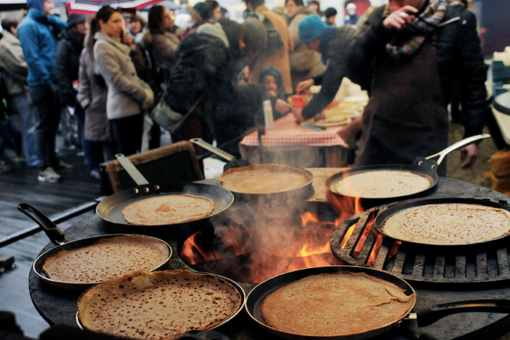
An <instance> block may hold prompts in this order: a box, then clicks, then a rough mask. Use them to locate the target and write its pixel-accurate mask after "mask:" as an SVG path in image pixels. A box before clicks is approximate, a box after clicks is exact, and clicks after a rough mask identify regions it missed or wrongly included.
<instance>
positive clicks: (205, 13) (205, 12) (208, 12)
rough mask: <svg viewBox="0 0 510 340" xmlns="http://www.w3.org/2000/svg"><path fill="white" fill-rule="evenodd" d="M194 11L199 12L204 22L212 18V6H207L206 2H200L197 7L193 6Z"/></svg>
mask: <svg viewBox="0 0 510 340" xmlns="http://www.w3.org/2000/svg"><path fill="white" fill-rule="evenodd" d="M193 9H194V10H195V11H197V13H198V14H199V15H200V17H202V20H208V19H211V17H212V9H211V6H209V5H208V4H206V3H205V2H199V3H197V4H196V5H195V6H193Z"/></svg>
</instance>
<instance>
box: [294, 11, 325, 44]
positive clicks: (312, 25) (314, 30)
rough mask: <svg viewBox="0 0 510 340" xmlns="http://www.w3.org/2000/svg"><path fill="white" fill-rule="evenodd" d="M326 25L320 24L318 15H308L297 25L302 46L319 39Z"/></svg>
mask: <svg viewBox="0 0 510 340" xmlns="http://www.w3.org/2000/svg"><path fill="white" fill-rule="evenodd" d="M325 28H326V24H325V23H323V22H322V20H321V18H319V16H318V15H315V14H313V15H309V16H307V17H306V18H304V19H303V20H301V22H300V23H299V27H298V35H299V40H301V42H302V43H303V44H308V43H309V42H312V41H315V40H317V39H319V38H320V37H321V34H322V31H323V30H324V29H325Z"/></svg>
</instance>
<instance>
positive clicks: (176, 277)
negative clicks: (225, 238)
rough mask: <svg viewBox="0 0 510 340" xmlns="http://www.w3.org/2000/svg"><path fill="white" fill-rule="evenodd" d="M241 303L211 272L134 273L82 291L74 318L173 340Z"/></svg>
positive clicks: (113, 330) (131, 334) (122, 332)
mask: <svg viewBox="0 0 510 340" xmlns="http://www.w3.org/2000/svg"><path fill="white" fill-rule="evenodd" d="M241 303H242V298H241V295H240V293H239V292H238V291H237V289H235V287H234V286H232V285H231V284H230V283H228V282H226V281H224V280H222V279H220V278H218V277H216V276H214V275H210V274H197V273H191V272H189V271H186V270H178V271H163V272H154V273H149V272H145V271H136V272H133V273H130V274H128V275H124V276H122V277H119V278H117V279H113V280H110V281H107V282H104V283H102V284H100V285H97V286H95V287H92V288H90V289H88V290H87V291H86V292H85V293H83V294H82V295H81V296H80V298H79V299H78V317H79V320H80V322H81V324H82V325H83V327H84V328H85V329H88V330H91V331H96V332H101V333H107V334H111V335H114V336H122V337H125V338H129V339H151V340H153V339H176V338H179V337H180V336H182V335H183V334H184V333H186V332H189V331H192V330H206V329H210V328H212V327H214V326H216V325H218V324H220V323H222V322H224V321H225V320H227V319H229V318H230V317H231V316H232V315H234V314H235V313H236V312H237V311H238V310H239V308H241Z"/></svg>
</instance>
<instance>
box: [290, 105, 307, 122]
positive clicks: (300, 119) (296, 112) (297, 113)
mask: <svg viewBox="0 0 510 340" xmlns="http://www.w3.org/2000/svg"><path fill="white" fill-rule="evenodd" d="M292 114H293V115H294V117H295V118H296V121H297V122H298V123H301V122H303V121H304V120H305V117H303V115H302V114H301V109H298V108H293V109H292Z"/></svg>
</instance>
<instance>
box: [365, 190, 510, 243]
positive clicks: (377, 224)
mask: <svg viewBox="0 0 510 340" xmlns="http://www.w3.org/2000/svg"><path fill="white" fill-rule="evenodd" d="M454 203H457V204H477V205H482V206H486V207H492V208H498V209H503V210H506V211H509V212H510V206H508V205H505V204H501V203H497V202H494V201H490V200H483V199H476V198H449V197H445V198H428V199H416V200H413V201H411V202H404V203H399V204H397V205H394V206H392V207H390V208H388V209H386V210H384V211H382V212H380V213H379V214H378V215H377V217H376V218H375V221H374V224H373V228H374V229H376V230H377V231H378V232H380V233H381V234H383V235H385V236H388V237H391V238H395V237H394V236H392V235H391V233H387V232H386V231H385V230H384V228H383V224H384V222H385V221H386V220H387V219H388V218H390V217H391V216H393V215H396V214H398V213H400V212H403V211H404V210H407V209H411V208H416V207H422V206H426V205H431V204H454ZM508 235H509V234H505V235H502V236H500V237H498V238H495V239H492V240H487V241H481V242H472V243H467V244H464V245H462V244H434V243H422V242H412V241H408V240H405V241H403V242H406V243H412V244H416V245H428V246H435V247H448V248H451V247H459V246H464V247H465V246H472V245H479V244H484V243H487V242H494V241H497V240H500V239H502V238H505V237H507V236H508Z"/></svg>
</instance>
